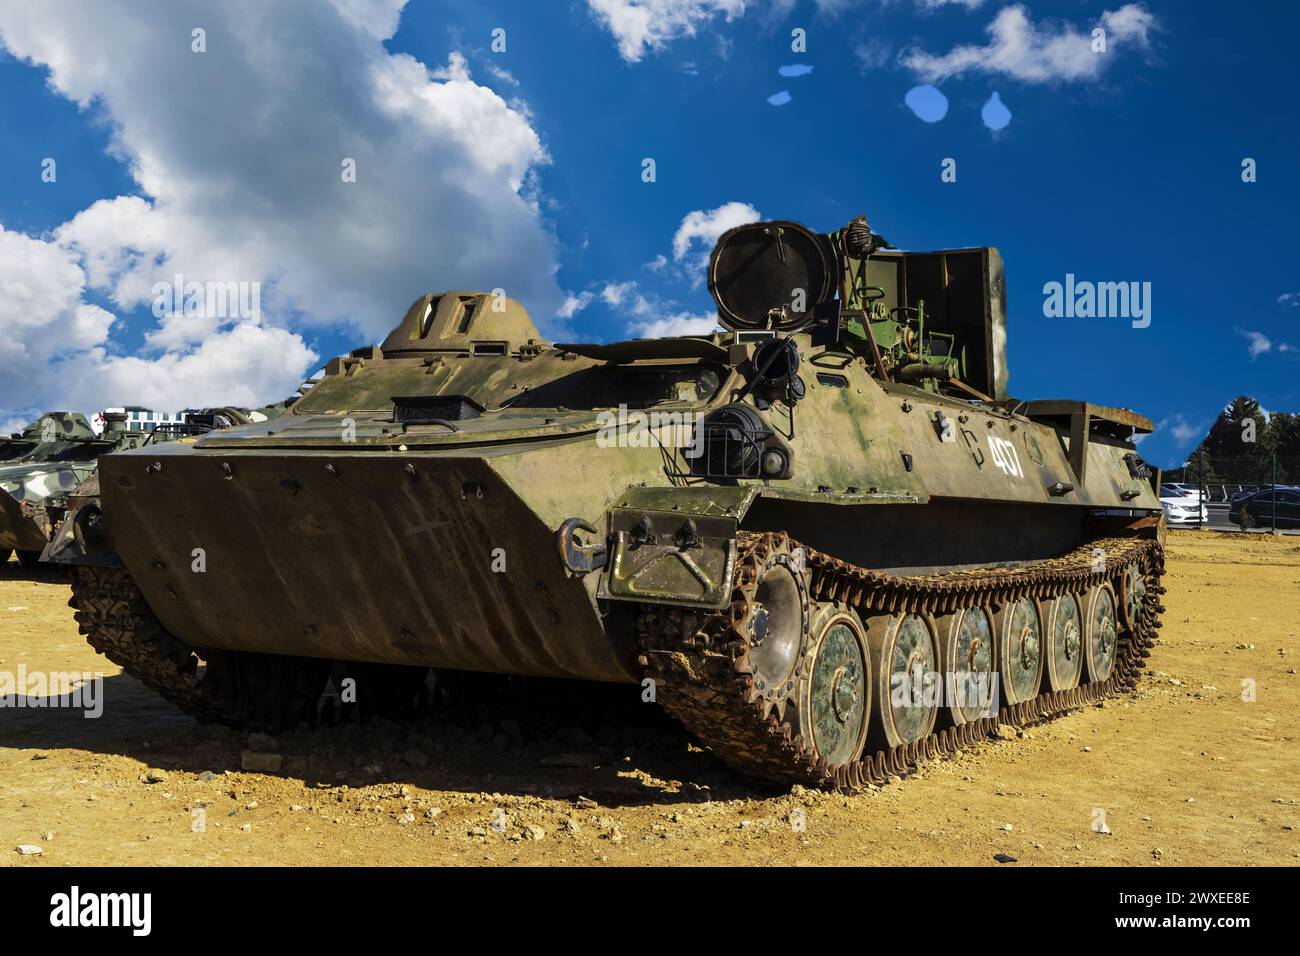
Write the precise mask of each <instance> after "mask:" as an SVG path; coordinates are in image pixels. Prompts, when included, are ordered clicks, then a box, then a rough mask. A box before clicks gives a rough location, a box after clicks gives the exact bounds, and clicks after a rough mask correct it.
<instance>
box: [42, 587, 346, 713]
mask: <svg viewBox="0 0 1300 956" xmlns="http://www.w3.org/2000/svg"><path fill="white" fill-rule="evenodd" d="M71 577H72V598H71V600H69V601H68V605H69V606H70V607H72V608H73V609H74V610H75V612H76V614H75V617H76V620H77V625H78V626H79V628H80V630H81V633H82V634H83V635H85V637H86V640H87V642H88V643H89V644H90V646H91V647H93V648H94V649H95V650H97V651H98V652H99V653H101V654H103V655H104V656H105V657H107V658H108V659H109V660H110V661H112V662H113V663H114V664H117V665H118V666H120V667H121V668H122V669H123V670H124V671H126V672H127V673H128V674H130V675H131V676H132V677H134V678H136V679H137V680H139V681H140V682H141V683H143V684H144V685H145V686H146V687H148V688H150V689H151V690H153V691H155V692H156V693H157V694H158V695H159V696H161V697H163V698H164V699H166V700H168V701H170V702H171V703H173V704H175V705H176V706H177V707H179V708H181V710H183V711H185V712H186V713H188V714H192V715H193V716H195V717H197V718H199V720H202V721H205V722H217V723H223V724H228V725H230V726H233V727H244V728H250V729H256V730H270V731H278V730H281V729H284V728H286V727H292V726H293V725H294V724H295V723H297V722H298V721H299V720H306V721H312V720H314V718H315V717H316V714H317V707H318V704H319V701H320V697H321V691H322V690H323V688H324V686H325V683H326V681H327V680H328V679H329V677H330V662H328V661H321V660H316V659H312V658H292V657H283V656H280V655H275V654H248V653H236V652H225V651H223V652H216V653H213V654H210V655H208V656H207V658H206V660H205V663H206V667H205V668H204V669H203V671H202V672H200V670H199V664H200V658H199V655H198V653H197V652H196V651H195V649H194V648H193V647H191V646H190V645H188V644H185V643H183V642H182V641H178V640H177V639H176V638H174V637H172V636H171V635H170V634H169V633H168V632H167V631H166V629H164V628H163V626H162V624H161V623H160V622H159V620H158V618H157V617H155V616H154V613H153V611H151V610H150V609H149V605H148V604H146V603H145V600H144V595H142V594H141V593H140V590H139V589H138V588H137V587H136V586H135V584H134V582H132V580H131V576H130V575H129V574H128V573H127V571H126V569H124V568H102V567H73V568H72V569H71Z"/></svg>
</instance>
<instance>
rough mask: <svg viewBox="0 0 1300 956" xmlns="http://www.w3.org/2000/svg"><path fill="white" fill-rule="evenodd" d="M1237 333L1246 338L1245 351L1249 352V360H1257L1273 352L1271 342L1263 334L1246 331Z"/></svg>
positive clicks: (1239, 330) (1241, 330) (1240, 330)
mask: <svg viewBox="0 0 1300 956" xmlns="http://www.w3.org/2000/svg"><path fill="white" fill-rule="evenodd" d="M1237 331H1238V332H1239V333H1240V334H1241V335H1244V336H1245V337H1246V340H1247V343H1248V344H1247V346H1246V350H1247V351H1248V352H1250V357H1251V358H1259V356H1261V355H1263V354H1264V353H1265V352H1271V351H1272V350H1273V342H1272V340H1271V339H1269V337H1268V336H1267V335H1265V334H1264V333H1263V332H1251V331H1249V330H1246V329H1238V330H1237Z"/></svg>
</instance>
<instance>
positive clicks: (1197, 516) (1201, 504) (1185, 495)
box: [1160, 482, 1210, 524]
mask: <svg viewBox="0 0 1300 956" xmlns="http://www.w3.org/2000/svg"><path fill="white" fill-rule="evenodd" d="M1160 507H1161V508H1163V509H1164V512H1165V521H1166V522H1168V523H1169V524H1196V523H1197V522H1198V521H1199V522H1200V523H1201V524H1208V523H1209V521H1210V510H1209V508H1207V507H1206V506H1205V500H1204V497H1203V496H1202V495H1201V493H1200V491H1198V490H1197V489H1196V488H1195V487H1194V486H1192V485H1184V484H1179V483H1177V482H1171V483H1169V484H1162V485H1161V486H1160Z"/></svg>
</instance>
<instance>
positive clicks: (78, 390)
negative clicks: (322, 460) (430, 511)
mask: <svg viewBox="0 0 1300 956" xmlns="http://www.w3.org/2000/svg"><path fill="white" fill-rule="evenodd" d="M404 2H405V0H332V2H331V3H328V4H327V3H321V2H318V0H277V2H276V3H265V2H263V0H226V2H223V3H221V4H219V5H213V4H210V3H207V2H203V0H169V2H168V3H166V4H156V5H149V8H148V10H147V11H146V10H144V9H143V8H141V7H140V6H139V4H137V3H135V2H133V0H97V2H96V3H93V4H86V3H80V2H76V0H45V2H42V3H40V4H32V3H27V2H22V0H0V44H3V46H4V47H5V48H7V50H8V51H9V52H10V53H12V54H13V55H14V56H15V57H17V58H19V59H21V60H24V61H26V62H28V63H30V64H32V65H35V66H39V67H42V68H45V69H47V70H48V72H49V85H50V86H51V88H52V89H53V90H54V91H56V92H57V93H59V94H61V95H63V96H65V97H67V98H68V99H70V100H72V101H74V102H76V103H77V104H78V105H80V106H81V107H83V108H85V109H87V110H89V111H91V112H92V113H94V114H97V115H98V116H100V117H102V118H103V120H104V121H105V122H106V123H107V125H108V128H109V129H110V130H111V135H112V141H111V148H112V150H113V153H114V155H115V156H118V157H120V158H121V159H122V160H123V162H125V163H126V164H127V166H128V169H129V171H130V173H131V175H132V177H133V178H134V180H135V182H136V183H137V186H138V191H139V193H140V195H134V196H117V197H108V198H105V199H103V200H101V201H99V202H96V203H94V204H92V205H91V206H89V207H88V208H86V209H84V210H82V211H81V212H80V213H78V214H77V215H76V216H74V217H73V218H72V219H71V220H69V221H68V222H66V223H64V224H62V225H61V226H59V227H57V228H56V229H54V230H53V231H52V235H51V236H50V237H49V238H50V240H51V241H42V240H28V239H27V237H18V239H21V240H26V241H28V242H36V243H40V244H41V245H43V246H45V247H47V248H46V249H44V250H43V251H40V252H32V251H31V250H30V249H29V250H27V251H26V254H27V255H29V256H37V257H38V258H40V259H41V262H42V263H43V264H44V265H45V267H46V271H45V272H40V273H39V275H41V276H45V277H46V278H47V279H49V277H52V276H58V279H57V281H53V280H50V281H49V282H48V284H47V285H46V286H41V287H40V288H39V289H38V288H37V286H36V284H35V283H36V282H37V279H36V277H34V276H29V275H25V274H24V273H23V271H22V270H21V268H20V266H19V265H18V263H17V262H15V261H5V259H6V258H7V257H5V258H0V282H3V283H6V284H7V285H8V284H14V287H15V288H16V289H19V291H22V290H23V289H25V288H30V289H33V290H37V291H34V292H32V300H33V302H34V304H33V305H32V307H31V308H28V309H24V310H17V309H15V308H5V307H3V306H0V309H3V311H2V312H0V341H3V343H4V344H3V345H0V354H5V355H8V356H10V357H12V356H13V354H15V353H16V352H18V353H21V354H22V355H23V356H24V359H23V362H22V363H19V364H18V365H17V366H12V365H11V366H9V368H10V369H13V368H15V367H16V373H15V374H8V373H7V374H6V376H5V377H4V381H3V383H0V409H2V408H5V407H6V406H8V407H11V408H12V407H13V403H14V402H16V401H20V400H22V396H35V397H34V398H29V400H30V401H39V402H54V403H56V404H66V402H62V403H60V402H57V401H56V399H57V398H58V397H59V396H61V395H64V394H69V393H72V394H77V395H80V396H83V398H84V400H85V401H87V402H89V403H90V405H89V406H88V407H90V408H93V407H98V406H101V405H103V404H123V403H124V402H126V401H128V400H129V401H132V402H134V401H141V402H143V398H141V397H138V395H144V394H151V395H157V396H159V398H160V400H161V399H162V398H168V397H169V396H170V399H169V404H176V402H177V401H180V402H181V403H183V404H191V403H196V402H197V401H198V400H197V399H193V400H191V399H188V398H184V397H183V396H184V395H186V394H187V393H185V392H184V386H185V384H186V383H187V382H188V383H191V384H192V385H193V387H194V389H195V390H196V391H202V390H204V389H207V388H208V387H209V386H211V387H212V388H214V389H215V388H219V387H224V388H225V389H226V392H225V394H224V395H216V394H212V395H211V396H210V397H211V398H212V399H213V400H220V401H235V400H236V396H238V395H246V396H249V397H250V398H252V397H254V396H255V397H256V399H257V400H260V401H269V400H274V399H278V398H281V397H283V394H285V389H286V387H289V388H291V386H292V385H293V384H296V380H297V379H298V378H299V377H300V375H301V373H302V372H303V371H304V370H305V368H304V367H305V365H306V363H307V362H310V361H314V360H315V356H314V355H313V354H312V353H311V350H310V349H309V348H307V346H306V345H305V344H304V342H303V340H302V338H301V337H300V336H299V335H298V334H297V333H296V332H295V331H292V330H294V329H301V328H303V327H310V326H324V325H337V324H344V325H346V326H347V327H349V328H351V329H353V330H354V331H353V333H352V334H353V335H355V336H356V338H357V341H358V343H363V342H366V341H376V340H377V339H379V338H380V337H381V336H382V335H383V334H384V332H386V331H387V330H388V329H389V328H390V327H391V326H393V325H394V324H396V322H397V321H398V320H399V319H400V317H401V315H402V312H403V310H404V309H405V308H406V306H407V305H408V304H409V303H410V302H411V301H412V300H413V299H414V298H416V297H417V296H418V295H420V294H421V293H423V292H426V291H430V290H434V289H440V288H462V289H463V288H483V289H492V288H496V287H498V286H499V287H502V288H504V289H505V290H506V292H507V294H509V295H511V296H513V297H515V298H518V299H520V300H521V301H522V302H523V303H524V304H525V305H526V306H527V307H529V308H530V310H531V311H532V312H533V313H534V315H536V316H538V317H539V319H542V322H543V324H545V319H546V318H548V317H550V316H552V315H555V314H556V313H557V311H558V310H559V309H560V307H561V303H562V301H563V296H562V294H561V292H560V290H559V287H558V286H557V284H556V282H555V270H556V243H555V239H554V237H553V235H552V234H551V233H550V232H549V231H548V229H547V228H546V227H545V226H544V224H543V223H542V220H541V216H540V213H539V209H538V202H539V190H538V181H537V171H538V169H539V168H540V167H543V166H544V165H545V164H547V163H548V162H549V159H548V156H547V154H546V150H545V147H544V145H543V143H542V141H541V139H540V137H539V136H538V134H537V133H536V131H535V130H534V129H533V126H532V121H531V119H530V117H529V115H528V113H527V107H526V106H525V105H524V104H522V103H519V102H510V103H507V102H506V101H505V100H504V99H502V98H501V97H500V96H499V95H498V94H497V93H495V92H493V91H492V90H491V89H489V88H488V87H486V86H482V85H480V84H478V83H476V82H475V81H474V79H473V77H472V76H471V73H470V70H469V67H468V64H467V63H466V61H465V59H464V57H462V56H461V55H460V54H459V53H455V52H453V53H452V54H451V55H450V56H449V57H448V59H447V61H446V62H445V64H441V65H440V66H439V68H438V69H436V70H433V71H430V70H429V69H427V68H426V66H425V65H424V64H423V63H421V62H419V61H418V60H416V59H414V58H413V57H411V56H409V55H406V54H390V53H389V52H388V51H387V50H385V49H384V47H383V45H382V42H381V41H382V40H383V39H385V38H386V37H389V36H391V35H392V34H393V33H394V31H395V30H396V28H397V24H398V19H399V17H400V14H401V11H402V8H403V6H404ZM196 24H199V25H202V26H203V27H204V29H205V30H206V44H207V52H205V53H195V52H192V50H191V33H190V31H191V30H192V29H193V28H194V26H195V25H196ZM498 79H500V77H498ZM56 158H58V157H56ZM345 158H349V159H352V160H354V161H355V164H356V181H355V182H344V181H343V177H342V176H341V172H342V163H343V161H344V159H345ZM60 172H62V170H60ZM13 235H14V234H12V233H11V234H10V236H11V237H13ZM10 244H11V245H21V243H20V242H18V241H17V240H11V243H10ZM74 270H75V271H74ZM176 273H182V274H184V276H185V278H186V279H187V280H194V281H198V282H222V283H226V282H250V283H251V282H257V283H260V285H261V288H262V314H263V317H264V319H263V324H255V323H254V324H249V323H242V324H232V323H230V322H214V321H209V322H207V323H206V324H201V323H196V322H194V321H183V320H178V319H175V318H164V319H163V320H162V321H161V322H160V324H159V325H158V327H157V328H153V329H148V330H145V335H146V344H145V346H144V347H143V348H142V349H141V350H139V353H138V354H137V355H127V354H124V352H125V350H126V345H125V344H124V341H125V340H128V339H129V340H130V341H135V340H136V337H135V336H121V335H120V333H121V332H122V331H123V330H122V329H121V325H122V323H121V322H119V323H118V324H117V325H114V326H111V327H110V323H111V316H109V314H108V313H107V312H104V311H103V310H102V309H99V310H98V311H96V309H98V307H97V306H94V305H93V304H92V303H91V302H88V301H85V299H84V298H83V294H85V295H89V296H93V295H95V294H99V295H102V296H103V297H104V298H105V299H107V301H108V302H109V303H111V304H112V305H113V306H114V307H115V308H116V309H117V310H118V314H119V315H120V316H122V317H123V318H124V319H125V318H127V315H126V313H128V312H129V311H131V310H134V309H137V308H139V307H141V306H144V305H147V304H149V303H150V302H151V300H152V293H151V288H152V286H153V284H154V283H155V282H157V281H160V280H161V281H170V280H171V277H172V276H173V275H174V274H176ZM41 281H45V280H41ZM7 285H6V287H7ZM70 290H75V294H73V293H71V292H70ZM15 329H21V330H22V331H21V334H19V333H16V332H15V331H14V330H15ZM137 331H138V330H137ZM114 336H118V338H119V339H121V341H119V340H118V339H115V338H114ZM73 347H75V348H76V349H80V350H81V353H79V356H78V354H69V350H70V349H73ZM73 351H74V352H75V349H73ZM160 352H161V354H159V353H160ZM56 359H57V360H58V362H59V364H58V367H57V368H53V367H52V366H51V363H53V362H55V361H56ZM290 359H292V361H293V362H294V363H297V364H298V365H299V366H300V367H298V368H294V369H290V368H289V367H288V364H289V360H290ZM200 362H202V363H206V364H202V365H201V364H200ZM138 363H144V364H138ZM205 368H212V369H213V375H207V374H205V373H204V371H203V370H204V369H205ZM74 374H75V375H77V376H81V378H80V379H78V380H77V382H76V383H72V382H71V380H70V379H69V378H68V376H70V375H74ZM217 374H220V375H221V376H225V377H226V378H225V380H224V382H223V381H218V380H217V378H216V375H217ZM55 375H57V376H59V378H58V379H57V380H56V379H55V378H54V376H55ZM166 382H171V383H172V385H166V384H165V383H166ZM135 386H138V389H137V390H136V394H132V395H129V396H128V395H125V394H117V393H116V392H113V394H110V391H112V390H114V389H118V388H133V387H135ZM173 386H174V387H173ZM205 394H206V393H205Z"/></svg>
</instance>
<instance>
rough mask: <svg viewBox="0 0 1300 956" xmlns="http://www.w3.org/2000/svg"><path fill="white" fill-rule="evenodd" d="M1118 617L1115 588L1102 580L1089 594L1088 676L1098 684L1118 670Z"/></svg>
mask: <svg viewBox="0 0 1300 956" xmlns="http://www.w3.org/2000/svg"><path fill="white" fill-rule="evenodd" d="M1118 641H1119V621H1118V620H1117V619H1116V616H1115V592H1114V590H1113V589H1112V588H1111V586H1110V585H1109V584H1099V585H1097V586H1096V587H1094V588H1093V589H1092V591H1091V592H1090V593H1089V595H1088V633H1087V654H1086V656H1087V659H1088V679H1089V680H1091V681H1092V682H1093V683H1094V684H1099V683H1101V682H1102V681H1104V680H1106V679H1108V678H1109V677H1110V675H1111V673H1112V672H1113V671H1114V670H1115V645H1116V644H1117V643H1118Z"/></svg>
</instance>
